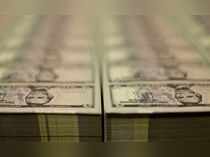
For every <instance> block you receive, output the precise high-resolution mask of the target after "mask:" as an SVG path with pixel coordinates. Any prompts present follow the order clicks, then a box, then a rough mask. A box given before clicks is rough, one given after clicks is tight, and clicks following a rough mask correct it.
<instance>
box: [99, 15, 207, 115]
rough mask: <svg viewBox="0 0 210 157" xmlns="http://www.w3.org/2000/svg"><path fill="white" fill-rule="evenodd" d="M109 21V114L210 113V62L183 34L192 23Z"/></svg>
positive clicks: (106, 77) (106, 98)
mask: <svg viewBox="0 0 210 157" xmlns="http://www.w3.org/2000/svg"><path fill="white" fill-rule="evenodd" d="M104 21H106V22H104V24H103V25H104V27H103V32H104V36H105V38H104V52H105V53H104V61H103V81H104V82H103V90H104V104H105V112H106V114H119V113H127V114H128V113H130V114H135V113H168V112H206V111H210V99H209V98H210V92H209V91H210V64H209V63H210V60H209V58H208V57H206V55H205V54H204V52H201V51H200V49H198V47H197V46H196V45H194V44H195V43H192V42H191V41H190V37H189V34H190V33H188V34H187V35H186V33H185V34H184V33H183V29H184V25H186V23H187V22H185V23H184V22H183V21H182V22H181V20H180V21H179V22H177V19H173V18H172V19H171V18H158V17H145V16H133V17H130V16H129V17H126V16H116V17H112V18H107V19H106V20H104ZM188 21H189V20H188ZM180 25H181V27H180ZM185 27H186V26H185ZM180 28H181V29H180ZM187 29H188V30H189V31H190V29H194V32H195V28H194V27H192V28H191V27H189V25H188V27H187ZM197 30H198V29H197ZM199 30H200V29H199ZM185 31H186V30H185ZM186 32H187V31H186ZM205 35H207V33H205ZM187 37H188V38H187ZM196 39H197V38H196V37H195V36H194V37H191V40H196Z"/></svg>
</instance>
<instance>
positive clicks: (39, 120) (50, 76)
mask: <svg viewBox="0 0 210 157" xmlns="http://www.w3.org/2000/svg"><path fill="white" fill-rule="evenodd" d="M209 20H210V17H209V16H183V17H148V16H142V15H139V16H103V17H100V18H99V17H89V18H83V17H81V16H79V15H57V16H56V15H53V16H50V15H40V16H38V15H26V16H15V17H14V16H13V17H7V16H0V22H1V25H0V141H41V142H49V141H67V142H90V141H92V142H102V141H104V142H107V141H108V142H119V141H137V142H139V141H144V142H153V141H192V140H202V141H208V140H210V134H209V132H210V125H209V124H210V114H209V113H210V92H209V91H210V55H209V52H208V51H209V48H210V47H209V45H210V42H209V41H210V34H209V33H210V32H209V29H210V23H209V22H208V21H209Z"/></svg>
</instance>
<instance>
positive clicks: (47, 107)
mask: <svg viewBox="0 0 210 157" xmlns="http://www.w3.org/2000/svg"><path fill="white" fill-rule="evenodd" d="M15 19H16V22H15V24H14V25H13V26H12V27H11V28H8V29H9V30H8V31H7V32H8V33H5V34H4V36H3V38H2V39H1V45H0V48H1V51H0V65H1V67H0V113H1V115H0V123H1V125H0V140H6V141H16V140H30V141H31V140H35V141H68V142H80V141H84V142H85V141H102V126H101V125H102V124H101V96H100V90H101V88H100V82H99V81H100V80H99V77H100V76H99V65H98V60H97V58H96V55H95V47H96V46H95V42H94V35H93V34H92V30H91V23H88V22H87V21H86V20H84V19H81V18H75V17H71V16H23V17H16V18H15ZM13 21H14V20H13Z"/></svg>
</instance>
